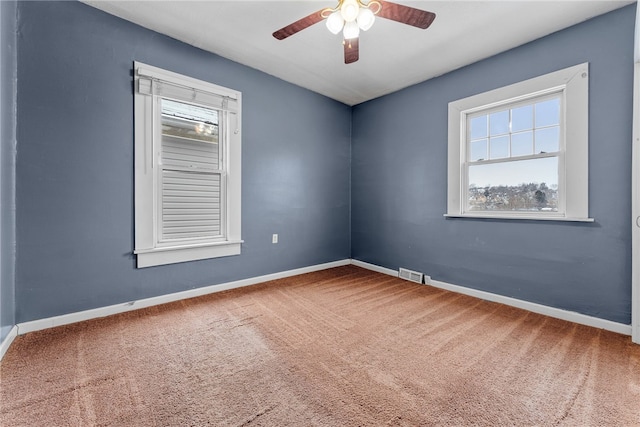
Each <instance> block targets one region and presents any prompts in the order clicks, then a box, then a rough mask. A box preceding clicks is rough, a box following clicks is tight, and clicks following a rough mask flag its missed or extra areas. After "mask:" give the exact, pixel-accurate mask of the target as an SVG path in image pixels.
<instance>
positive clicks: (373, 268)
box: [351, 259, 398, 277]
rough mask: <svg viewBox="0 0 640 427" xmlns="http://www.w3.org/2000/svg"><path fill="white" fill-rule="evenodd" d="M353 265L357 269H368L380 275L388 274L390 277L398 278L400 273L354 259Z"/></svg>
mask: <svg viewBox="0 0 640 427" xmlns="http://www.w3.org/2000/svg"><path fill="white" fill-rule="evenodd" d="M351 264H353V265H355V266H357V267H362V268H366V269H367V270H371V271H377V272H378V273H382V274H388V275H389V276H395V277H398V271H397V270H392V269H390V268H386V267H380V266H379V265H375V264H369V263H368V262H364V261H358V260H357V259H352V260H351Z"/></svg>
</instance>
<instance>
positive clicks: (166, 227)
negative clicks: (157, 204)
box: [162, 168, 221, 240]
mask: <svg viewBox="0 0 640 427" xmlns="http://www.w3.org/2000/svg"><path fill="white" fill-rule="evenodd" d="M220 182H221V176H220V174H219V173H207V172H187V171H180V170H169V169H166V168H165V169H163V171H162V236H163V239H164V240H180V239H189V238H206V237H216V236H220V234H221V227H220V226H221V216H220Z"/></svg>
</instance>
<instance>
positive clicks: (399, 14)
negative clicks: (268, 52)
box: [273, 0, 436, 64]
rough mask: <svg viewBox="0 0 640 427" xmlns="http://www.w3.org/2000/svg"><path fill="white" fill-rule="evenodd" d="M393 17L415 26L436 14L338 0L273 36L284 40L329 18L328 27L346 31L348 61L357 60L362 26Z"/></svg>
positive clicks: (377, 0) (373, 1) (376, 1)
mask: <svg viewBox="0 0 640 427" xmlns="http://www.w3.org/2000/svg"><path fill="white" fill-rule="evenodd" d="M376 15H378V16H379V17H381V18H386V19H390V20H392V21H396V22H400V23H403V24H407V25H412V26H414V27H418V28H422V29H427V28H428V27H429V26H430V25H431V23H432V22H433V20H434V19H435V18H436V14H435V13H433V12H427V11H425V10H420V9H416V8H413V7H409V6H403V5H401V4H397V3H392V2H390V1H385V0H369V1H366V0H338V5H337V6H336V7H335V8H330V7H328V8H325V9H322V10H319V11H317V12H313V13H312V14H311V15H308V16H305V17H304V18H302V19H299V20H297V21H295V22H293V23H291V24H289V25H287V26H285V27H282V28H280V29H279V30H278V31H276V32H274V33H273V37H275V38H276V39H278V40H284V39H286V38H287V37H289V36H292V35H294V34H296V33H298V32H300V31H302V30H304V29H305V28H307V27H310V26H311V25H313V24H317V23H318V22H320V21H322V20H323V19H326V20H327V21H326V24H327V28H328V29H329V31H331V32H332V33H333V34H338V33H339V32H340V31H342V34H343V42H342V44H343V45H344V63H345V64H351V63H352V62H356V61H357V60H358V58H359V56H360V53H359V38H358V37H359V35H360V30H363V31H367V30H368V29H369V28H371V26H372V25H373V22H374V20H375V16H376Z"/></svg>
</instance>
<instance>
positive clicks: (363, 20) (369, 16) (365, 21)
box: [357, 7, 376, 31]
mask: <svg viewBox="0 0 640 427" xmlns="http://www.w3.org/2000/svg"><path fill="white" fill-rule="evenodd" d="M375 19H376V16H375V15H374V14H373V12H372V11H371V9H369V8H368V7H363V8H360V13H358V18H357V21H358V27H360V29H361V30H362V31H367V30H368V29H369V28H371V26H372V25H373V22H374V21H375Z"/></svg>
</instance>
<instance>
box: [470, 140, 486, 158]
mask: <svg viewBox="0 0 640 427" xmlns="http://www.w3.org/2000/svg"><path fill="white" fill-rule="evenodd" d="M469 145H470V147H471V150H470V153H469V161H471V162H475V161H478V160H486V159H487V140H486V139H481V140H480V141H473V142H472V143H471V144H469Z"/></svg>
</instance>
